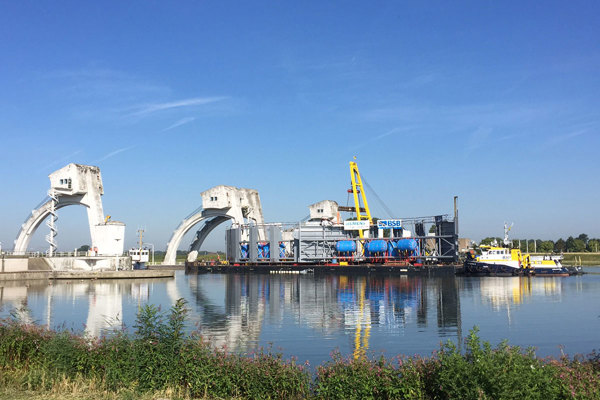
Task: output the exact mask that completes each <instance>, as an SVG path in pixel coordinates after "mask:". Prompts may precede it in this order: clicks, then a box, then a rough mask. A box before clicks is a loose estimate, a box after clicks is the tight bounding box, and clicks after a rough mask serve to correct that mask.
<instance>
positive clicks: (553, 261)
mask: <svg viewBox="0 0 600 400" xmlns="http://www.w3.org/2000/svg"><path fill="white" fill-rule="evenodd" d="M525 257H526V262H527V264H528V268H530V269H531V271H532V272H533V274H534V275H541V276H569V275H571V273H570V272H569V270H568V269H567V268H566V267H564V266H563V265H562V264H561V262H560V259H561V256H549V255H548V256H530V255H529V254H527V255H526V256H525Z"/></svg>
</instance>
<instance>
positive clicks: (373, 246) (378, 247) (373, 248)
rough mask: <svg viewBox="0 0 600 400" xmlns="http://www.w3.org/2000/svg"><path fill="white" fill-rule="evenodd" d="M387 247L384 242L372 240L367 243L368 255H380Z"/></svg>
mask: <svg viewBox="0 0 600 400" xmlns="http://www.w3.org/2000/svg"><path fill="white" fill-rule="evenodd" d="M387 248H388V245H387V242H386V241H385V240H372V241H370V242H369V243H367V250H368V251H369V253H382V252H384V251H387Z"/></svg>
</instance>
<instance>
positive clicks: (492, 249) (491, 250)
mask: <svg viewBox="0 0 600 400" xmlns="http://www.w3.org/2000/svg"><path fill="white" fill-rule="evenodd" d="M511 228H512V225H511V226H510V227H509V226H508V225H507V224H506V223H504V245H505V246H506V247H500V246H498V243H496V241H494V243H492V246H480V248H481V250H482V253H481V255H479V256H476V255H474V254H469V256H468V257H467V260H466V261H465V264H464V270H465V273H466V274H469V275H496V276H513V275H522V274H523V273H524V272H526V271H525V268H524V265H523V262H522V261H523V256H522V254H521V250H519V249H510V248H508V246H509V245H510V244H511V243H510V241H509V240H508V231H510V229H511Z"/></svg>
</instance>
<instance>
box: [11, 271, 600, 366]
mask: <svg viewBox="0 0 600 400" xmlns="http://www.w3.org/2000/svg"><path fill="white" fill-rule="evenodd" d="M583 279H584V277H580V278H550V277H548V278H530V277H514V278H505V277H501V278H500V277H499V278H460V277H455V276H452V275H449V276H441V277H419V276H411V277H407V276H378V275H369V276H340V275H316V276H313V275H260V274H225V275H185V274H183V272H182V271H178V272H177V274H176V279H154V280H145V281H140V280H132V281H129V280H110V281H108V280H107V281H100V280H98V281H70V282H69V281H67V282H64V281H56V282H52V283H47V282H34V281H31V282H27V283H19V282H0V307H1V309H0V315H3V316H6V315H7V314H8V313H9V312H10V310H16V313H17V314H18V317H19V318H21V319H22V320H24V321H28V322H31V321H36V322H37V323H42V324H46V325H48V326H51V327H56V326H59V325H61V324H64V323H66V325H67V327H73V328H75V329H76V330H77V329H79V330H81V329H85V331H86V332H87V333H88V334H90V335H100V334H103V333H106V332H108V331H109V330H110V329H115V328H120V327H121V326H122V324H125V325H126V326H128V327H131V326H133V324H134V321H135V315H136V312H137V310H138V307H139V306H140V305H143V304H146V303H153V304H158V305H161V306H162V308H163V309H167V308H168V307H170V306H171V305H172V304H173V303H174V302H175V300H177V299H178V298H181V297H183V298H185V299H186V300H187V301H188V307H189V308H190V321H191V324H190V329H198V330H199V331H200V332H201V333H202V334H203V335H204V336H205V337H206V338H208V339H210V340H211V341H212V342H213V343H214V345H215V346H220V347H226V348H227V349H229V350H231V351H249V350H251V349H253V348H256V347H257V346H259V345H265V344H266V343H269V342H273V343H274V345H276V346H281V347H283V348H285V349H286V351H287V350H289V353H291V354H297V355H299V356H301V357H302V353H303V352H308V353H310V352H313V353H314V354H315V357H322V358H323V359H324V358H326V357H327V354H328V353H329V351H330V350H331V349H333V348H334V347H339V348H340V349H341V350H344V351H345V352H346V354H352V355H353V356H354V357H361V356H363V355H365V354H366V353H368V352H370V351H379V350H381V349H385V351H388V352H394V353H400V352H404V353H420V354H427V353H429V352H430V351H431V350H433V349H435V348H437V345H438V343H439V341H440V340H445V339H446V338H451V339H458V338H461V337H462V336H463V333H462V329H463V323H464V321H466V324H465V327H466V329H470V328H471V327H472V326H473V325H475V324H477V325H481V324H488V326H490V327H491V329H495V330H497V331H498V332H499V333H498V335H501V334H503V333H504V332H505V331H503V330H502V329H504V328H503V327H504V326H506V323H505V322H503V321H505V318H506V316H508V324H507V325H508V326H509V327H510V326H511V325H512V324H513V322H512V321H513V319H514V315H515V313H517V314H519V313H521V314H522V313H523V312H524V311H522V310H521V308H522V307H524V306H526V305H527V306H528V307H532V305H531V304H530V303H535V302H537V303H540V301H541V303H548V302H552V303H556V304H559V305H560V304H562V303H565V298H564V293H565V290H566V289H565V287H566V286H565V285H567V283H568V284H569V285H570V288H571V290H570V291H571V292H581V293H589V292H590V291H593V293H598V292H599V291H598V289H599V288H600V282H599V280H598V279H597V278H596V279H595V280H591V281H589V280H588V281H587V282H588V283H587V284H586V283H584V282H583V281H582V280H583ZM588 279H589V278H588ZM536 299H537V300H536ZM541 303H540V304H541ZM503 315H504V317H502V316H503ZM501 317H502V318H504V319H502V318H501ZM596 320H597V319H596ZM596 320H591V322H590V323H592V324H593V323H597V322H598V321H596ZM503 324H504V325H503ZM520 329H522V326H521V328H520ZM509 333H510V332H509ZM502 338H503V337H499V338H498V340H500V339H502ZM492 340H495V338H492ZM457 342H458V343H459V345H460V342H461V341H460V340H458V341H457ZM590 350H591V349H590ZM321 353H324V354H321Z"/></svg>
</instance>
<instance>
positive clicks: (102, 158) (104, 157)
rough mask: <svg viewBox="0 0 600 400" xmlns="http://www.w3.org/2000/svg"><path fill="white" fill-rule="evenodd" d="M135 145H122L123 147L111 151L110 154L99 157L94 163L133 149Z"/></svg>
mask: <svg viewBox="0 0 600 400" xmlns="http://www.w3.org/2000/svg"><path fill="white" fill-rule="evenodd" d="M134 147H135V146H129V147H122V148H120V149H117V150H114V151H111V152H110V153H108V154H106V155H104V156H103V157H101V158H99V159H97V160H96V161H94V163H98V162H100V161H104V160H107V159H109V158H111V157H114V156H116V155H117V154H120V153H123V152H124V151H127V150H131V149H133V148H134Z"/></svg>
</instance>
